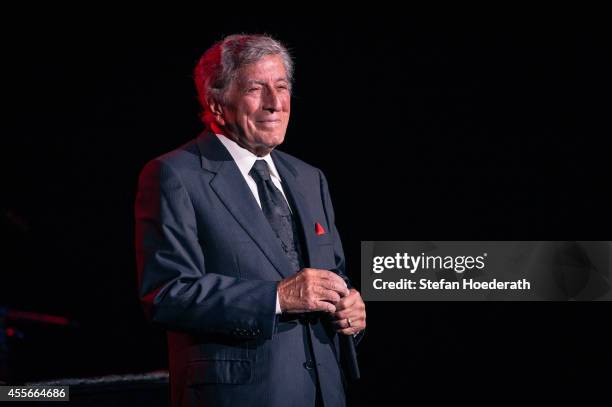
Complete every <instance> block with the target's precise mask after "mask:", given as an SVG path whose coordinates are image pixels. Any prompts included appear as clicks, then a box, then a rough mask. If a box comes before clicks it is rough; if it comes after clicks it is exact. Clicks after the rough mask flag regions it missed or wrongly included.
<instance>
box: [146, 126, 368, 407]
mask: <svg viewBox="0 0 612 407" xmlns="http://www.w3.org/2000/svg"><path fill="white" fill-rule="evenodd" d="M271 155H272V159H273V160H274V163H275V165H276V167H277V170H278V172H279V174H280V176H281V179H282V182H283V190H284V192H285V194H286V195H287V199H288V200H289V203H290V205H291V207H292V210H293V213H294V216H297V219H296V220H297V221H298V224H299V225H300V226H301V233H302V240H303V248H304V250H303V251H304V252H305V256H304V257H305V258H304V261H305V262H306V264H307V266H308V267H312V268H320V269H327V270H334V271H335V272H337V273H339V274H341V275H343V276H345V275H344V268H345V261H344V253H343V250H342V244H341V242H340V237H339V235H338V231H337V230H336V227H335V225H334V211H333V208H332V202H331V199H330V195H329V191H328V187H327V181H326V179H325V176H324V175H323V173H322V172H321V171H320V170H318V169H317V168H315V167H312V166H310V165H308V164H306V163H304V162H303V161H300V160H298V159H297V158H295V157H292V156H290V155H288V154H285V153H282V152H280V151H276V150H274V151H273V152H272V153H271ZM316 223H319V224H320V225H321V226H323V228H324V230H325V232H326V233H324V234H317V233H315V224H316ZM136 249H137V263H138V277H139V278H138V283H139V294H140V298H141V301H142V303H143V306H144V308H145V311H146V313H147V315H148V317H149V318H150V319H151V320H152V321H153V322H154V323H157V324H160V325H161V326H163V327H164V328H165V329H166V330H167V332H168V350H169V366H170V384H171V399H172V405H173V406H195V405H199V406H209V405H210V406H213V405H214V406H250V405H253V406H283V407H285V406H308V407H311V406H313V405H314V397H315V383H314V382H313V372H314V371H315V370H313V369H316V373H317V374H318V377H319V381H320V386H321V393H322V397H323V401H324V403H325V406H327V407H335V406H343V405H345V386H346V380H345V377H346V372H345V371H344V370H345V369H343V366H344V365H343V363H341V361H343V360H344V359H345V358H344V356H345V354H346V350H345V349H344V346H341V342H340V340H339V335H338V334H336V333H335V332H334V330H333V329H332V327H331V325H330V324H329V321H328V320H326V319H325V318H318V319H317V318H314V319H310V320H308V319H296V320H293V321H284V320H282V319H281V318H279V316H277V315H276V312H275V311H276V287H277V283H278V281H279V280H281V279H283V278H286V277H289V276H291V275H292V274H293V272H294V271H293V270H292V268H291V265H290V264H289V262H288V260H287V258H286V255H285V253H284V252H283V251H282V248H281V247H280V245H279V244H278V240H277V238H276V237H275V235H274V232H273V230H272V228H271V227H270V224H269V223H268V221H267V219H266V218H265V216H264V214H263V212H262V210H261V209H260V207H259V206H258V204H257V202H256V200H255V198H254V197H253V194H252V192H251V190H250V189H249V187H248V185H247V183H246V182H245V180H244V178H243V176H242V174H241V173H240V171H239V169H238V166H237V165H236V164H235V162H234V161H233V159H232V157H231V155H230V154H229V152H228V151H227V150H226V149H225V147H224V146H223V144H222V143H221V142H220V141H219V140H218V139H217V136H215V135H213V134H211V133H203V134H202V135H200V136H199V137H198V138H197V139H195V140H193V141H191V142H189V143H187V144H185V145H184V146H182V147H180V148H178V149H176V150H174V151H172V152H170V153H168V154H165V155H163V156H161V157H158V158H156V159H154V160H152V161H150V162H149V163H148V164H147V165H146V166H145V167H144V169H143V170H142V173H141V175H140V179H139V185H138V195H137V199H136ZM359 338H360V336H358V337H357V338H355V341H356V342H358V340H359ZM344 339H346V338H344ZM308 340H310V341H311V342H312V348H313V351H314V355H310V354H309V352H308V347H307V346H308V344H307V341H308ZM343 352H345V353H344V354H343ZM312 356H314V362H315V363H314V364H313V363H309V360H310V361H312V359H313V358H312ZM354 362H355V361H354Z"/></svg>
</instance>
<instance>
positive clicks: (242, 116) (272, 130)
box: [218, 55, 291, 156]
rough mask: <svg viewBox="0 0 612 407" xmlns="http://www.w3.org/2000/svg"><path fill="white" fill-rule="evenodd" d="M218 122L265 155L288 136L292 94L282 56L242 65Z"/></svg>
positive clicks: (229, 133) (241, 142) (246, 145)
mask: <svg viewBox="0 0 612 407" xmlns="http://www.w3.org/2000/svg"><path fill="white" fill-rule="evenodd" d="M224 101H225V103H224V104H223V105H222V106H221V110H222V114H221V119H220V120H219V119H218V123H219V124H220V125H221V128H222V132H223V134H224V135H225V136H227V137H228V138H230V139H232V140H234V141H235V142H237V143H238V144H239V145H241V146H242V147H244V148H246V149H247V150H249V151H251V152H252V153H254V154H256V155H258V156H263V155H266V154H268V153H269V152H270V151H272V149H273V148H274V147H276V146H277V145H279V144H281V143H282V142H283V140H284V139H285V132H286V131H287V125H288V124H289V113H290V109H291V95H290V92H289V81H288V79H287V73H286V72H285V65H284V64H283V59H282V57H281V56H280V55H268V56H266V57H263V58H262V59H260V60H259V61H257V62H255V63H253V64H250V65H247V66H245V67H243V68H241V69H240V70H239V71H238V72H237V76H236V78H235V79H234V80H233V81H232V83H231V84H230V86H229V89H228V90H227V92H226V94H225V100H224Z"/></svg>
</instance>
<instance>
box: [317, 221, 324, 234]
mask: <svg viewBox="0 0 612 407" xmlns="http://www.w3.org/2000/svg"><path fill="white" fill-rule="evenodd" d="M315 233H316V234H317V235H324V234H325V229H323V226H321V224H320V223H319V222H317V223H315Z"/></svg>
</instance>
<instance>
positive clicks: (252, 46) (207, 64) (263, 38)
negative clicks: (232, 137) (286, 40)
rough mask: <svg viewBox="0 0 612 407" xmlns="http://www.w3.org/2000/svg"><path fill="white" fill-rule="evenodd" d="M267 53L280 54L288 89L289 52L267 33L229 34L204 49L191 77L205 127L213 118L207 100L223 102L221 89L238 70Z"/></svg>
mask: <svg viewBox="0 0 612 407" xmlns="http://www.w3.org/2000/svg"><path fill="white" fill-rule="evenodd" d="M268 55H280V56H281V58H282V60H283V64H284V65H285V71H286V72H287V80H288V81H289V89H291V84H292V82H293V61H292V59H291V55H289V51H288V50H287V48H285V46H284V45H283V44H281V43H280V42H279V41H277V40H275V39H274V38H272V37H270V36H268V35H249V34H234V35H230V36H227V37H225V38H224V39H222V40H221V41H219V42H217V43H216V44H215V45H213V46H212V47H210V48H209V49H208V50H206V52H204V54H203V55H202V57H201V58H200V61H199V62H198V64H197V65H196V67H195V70H194V80H195V85H196V88H197V91H198V100H199V101H200V105H201V106H202V114H201V118H202V121H203V122H204V124H206V126H207V127H209V124H210V123H211V122H212V121H213V115H212V112H211V111H210V107H209V106H208V102H209V101H210V100H216V101H219V102H223V100H224V96H225V92H226V90H227V89H228V87H229V85H230V84H231V83H232V81H233V80H234V79H235V78H236V74H237V72H238V70H239V69H240V68H242V67H244V66H246V65H249V64H253V63H255V62H257V61H259V60H260V59H262V58H263V57H265V56H268Z"/></svg>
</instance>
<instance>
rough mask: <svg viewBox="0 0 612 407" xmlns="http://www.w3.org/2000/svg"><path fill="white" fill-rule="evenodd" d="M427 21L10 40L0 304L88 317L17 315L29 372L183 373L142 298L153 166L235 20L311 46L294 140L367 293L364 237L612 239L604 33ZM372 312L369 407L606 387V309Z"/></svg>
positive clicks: (609, 333) (301, 64)
mask: <svg viewBox="0 0 612 407" xmlns="http://www.w3.org/2000/svg"><path fill="white" fill-rule="evenodd" d="M168 24H170V23H168ZM410 26H411V25H410V24H404V23H403V22H402V21H389V20H383V19H375V18H372V19H371V20H364V21H351V20H346V19H333V20H332V19H318V20H310V21H309V22H308V23H299V22H295V21H289V20H287V19H285V18H280V17H279V18H274V19H268V20H257V22H253V19H252V18H247V17H242V18H233V19H231V20H228V21H217V22H214V21H207V22H206V23H205V24H204V23H203V24H202V26H201V29H198V30H195V31H196V32H195V33H193V34H190V35H185V36H174V37H173V36H171V35H166V33H167V32H169V31H171V30H169V29H168V27H166V26H160V27H158V30H157V31H156V32H154V34H152V33H151V32H150V31H146V32H143V31H139V30H132V31H131V32H129V33H124V34H122V35H112V34H111V32H110V31H107V30H108V27H107V28H106V30H104V29H89V30H86V29H84V28H83V27H80V28H79V30H76V31H74V30H73V31H70V30H68V32H66V33H62V34H58V33H56V32H55V31H53V30H51V31H48V30H43V29H41V30H38V31H37V30H35V29H34V28H31V29H29V31H28V35H25V34H24V35H23V36H20V37H19V38H20V41H14V42H11V43H8V44H6V47H5V48H4V51H3V53H4V56H3V64H2V65H3V66H2V71H3V73H2V85H1V86H2V98H3V99H4V106H5V108H4V109H3V113H4V116H5V117H4V119H3V120H2V122H3V123H2V130H3V131H2V138H1V143H2V144H1V146H2V147H1V148H2V163H1V168H0V169H1V171H2V201H1V208H0V209H1V210H2V213H1V214H0V215H2V216H1V218H0V219H1V222H2V223H1V229H0V232H1V234H2V238H3V240H2V241H3V242H4V243H3V250H2V263H0V264H1V270H2V274H1V275H2V284H0V304H4V305H6V306H8V307H10V308H16V309H20V310H28V311H35V312H43V313H49V314H55V315H63V316H67V317H69V318H70V319H74V320H75V321H78V325H77V326H73V327H68V328H61V327H56V328H47V327H43V326H40V325H38V324H25V323H20V324H17V325H16V326H17V327H18V328H19V329H20V330H21V332H22V333H23V334H24V337H23V338H22V339H20V340H17V339H16V338H11V344H12V346H13V352H14V353H13V361H12V367H13V374H14V377H15V379H16V380H34V379H42V378H57V377H67V376H91V375H99V374H109V373H127V372H144V371H149V370H154V369H159V368H164V367H166V350H165V339H164V336H163V333H162V332H161V331H158V330H157V329H154V328H152V327H150V326H149V325H148V324H147V322H146V321H145V320H144V317H143V314H142V312H141V310H140V307H139V303H138V300H137V295H136V270H135V259H134V248H133V239H134V235H133V204H134V197H135V192H136V181H137V176H138V173H139V171H140V169H141V168H142V166H143V165H144V164H145V163H146V162H147V161H148V160H150V159H151V158H153V157H156V156H157V155H160V154H162V153H164V152H167V151H169V150H171V149H173V148H175V147H177V146H179V145H180V144H182V143H184V142H186V141H188V140H189V139H191V138H193V137H195V136H196V135H197V134H198V133H199V131H200V130H201V127H202V126H201V124H200V123H199V121H198V112H199V107H198V105H197V101H196V95H195V90H194V87H193V83H192V76H191V71H192V69H193V67H194V65H195V63H196V62H197V59H198V57H199V56H200V55H201V53H202V52H203V51H204V50H205V49H206V48H208V47H209V46H210V45H212V43H213V42H215V41H217V40H219V39H221V38H222V37H223V36H224V35H228V34H231V33H234V32H266V33H268V34H271V35H273V36H276V37H277V38H278V39H280V40H281V41H283V42H284V43H285V44H286V45H287V46H288V47H289V48H290V50H291V52H292V55H293V56H294V58H295V64H296V72H295V85H294V95H293V99H292V117H291V123H290V126H289V130H288V132H287V138H286V141H285V143H284V144H283V145H282V146H281V147H280V149H281V150H283V151H286V152H289V153H291V154H293V155H295V156H297V157H299V158H302V159H304V160H305V161H307V162H309V163H311V164H313V165H315V166H318V167H319V168H321V169H322V170H323V171H324V172H325V173H326V175H327V177H328V180H329V184H330V189H331V193H332V198H333V201H334V205H335V209H336V217H337V226H338V229H339V231H340V233H341V235H342V236H343V243H344V246H345V251H346V253H347V264H348V270H347V271H348V273H349V276H350V277H352V279H353V280H354V281H355V282H356V283H357V284H358V282H359V281H358V280H359V271H358V270H359V268H358V267H359V265H358V262H359V246H360V241H362V240H479V239H480V240H505V239H506V240H569V239H571V240H612V239H611V235H610V208H611V203H612V202H611V199H610V197H609V189H610V182H609V180H610V177H609V174H610V165H609V151H610V150H609V148H608V144H609V143H608V138H609V136H610V131H609V126H608V123H607V119H608V116H609V103H608V99H609V92H608V89H609V83H610V79H609V72H610V68H611V66H610V49H609V42H608V41H607V40H606V38H607V33H604V32H601V31H597V30H587V31H585V30H580V31H579V30H572V29H571V27H570V28H568V27H567V26H564V27H546V26H545V25H532V26H530V27H524V26H521V27H520V28H519V27H517V26H504V27H495V26H489V27H486V28H484V27H483V28H478V29H476V28H465V27H460V28H454V27H453V28H450V27H447V28H446V29H443V28H429V29H422V28H409V27H410ZM115 34H116V33H115ZM367 306H368V308H367V311H368V320H367V322H368V329H367V334H366V336H365V338H364V340H363V342H362V344H361V345H360V349H359V354H360V361H361V369H362V374H363V378H362V380H361V382H360V384H359V385H358V386H353V388H352V389H351V393H350V399H351V401H352V402H353V404H354V405H369V404H371V403H373V402H375V401H376V402H380V401H390V400H392V398H393V397H394V396H397V395H401V396H404V397H408V398H410V397H411V395H414V396H415V397H416V396H417V395H418V394H420V393H422V392H426V391H429V390H434V389H436V391H435V392H433V393H432V392H428V393H427V394H428V396H432V395H433V396H434V397H441V398H445V399H446V398H447V399H453V400H457V399H461V398H464V399H466V400H467V399H470V397H472V396H474V395H475V394H478V393H479V392H481V391H484V389H489V390H490V389H498V390H499V391H501V392H506V391H516V389H524V388H526V386H529V387H534V388H537V389H539V390H540V391H542V392H543V393H544V394H546V392H547V391H549V390H551V389H557V390H558V389H559V388H564V389H567V390H568V391H569V390H570V389H573V390H578V391H582V390H583V389H587V388H589V386H591V385H592V384H594V383H597V384H600V383H605V382H606V381H607V382H609V374H610V373H609V372H610V368H611V367H612V350H611V346H610V344H611V343H612V328H611V325H612V306H611V305H610V304H609V303H572V302H568V303H407V302H405V303H368V304H367ZM438 390H441V391H438ZM407 392H408V393H407Z"/></svg>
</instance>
